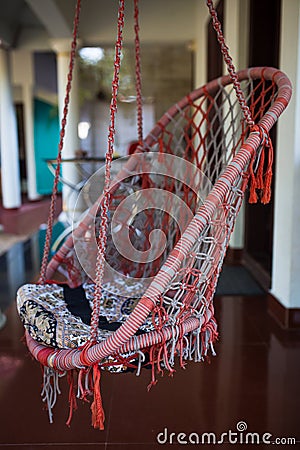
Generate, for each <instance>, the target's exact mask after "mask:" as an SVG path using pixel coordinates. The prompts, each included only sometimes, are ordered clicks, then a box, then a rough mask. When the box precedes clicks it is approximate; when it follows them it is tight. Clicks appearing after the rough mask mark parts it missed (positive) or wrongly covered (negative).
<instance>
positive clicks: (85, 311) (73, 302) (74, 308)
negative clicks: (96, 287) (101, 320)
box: [62, 284, 92, 325]
mask: <svg viewBox="0 0 300 450" xmlns="http://www.w3.org/2000/svg"><path fill="white" fill-rule="evenodd" d="M62 287H63V291H64V300H65V302H66V304H67V307H68V310H69V311H70V313H71V314H72V315H73V316H76V317H80V318H81V320H82V322H83V323H85V324H86V325H90V323H91V316H92V310H91V307H90V304H89V302H88V300H87V298H86V295H85V290H84V289H83V287H82V286H78V287H76V288H70V287H69V286H68V285H67V284H63V285H62Z"/></svg>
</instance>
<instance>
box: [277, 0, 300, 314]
mask: <svg viewBox="0 0 300 450" xmlns="http://www.w3.org/2000/svg"><path fill="white" fill-rule="evenodd" d="M280 68H281V70H283V71H284V72H286V74H287V75H288V77H289V78H290V80H291V82H292V85H293V96H292V100H291V103H290V105H289V106H288V108H287V110H286V111H285V112H284V114H283V115H282V117H281V118H280V119H279V121H278V126H277V148H278V150H277V155H276V184H275V209H274V242H273V276H272V288H271V292H272V294H273V295H274V296H275V297H276V298H277V299H278V300H279V301H280V302H281V303H282V304H283V305H284V306H285V307H286V308H299V307H300V276H299V274H300V233H299V223H300V201H299V193H300V127H299V123H300V2H299V0H282V12H281V40H280Z"/></svg>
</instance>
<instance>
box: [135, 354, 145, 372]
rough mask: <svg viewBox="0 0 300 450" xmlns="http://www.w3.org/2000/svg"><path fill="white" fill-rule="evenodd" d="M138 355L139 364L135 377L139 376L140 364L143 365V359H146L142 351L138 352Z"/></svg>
mask: <svg viewBox="0 0 300 450" xmlns="http://www.w3.org/2000/svg"><path fill="white" fill-rule="evenodd" d="M138 354H139V362H138V368H137V370H136V376H137V377H139V376H140V373H141V369H142V364H143V362H145V359H146V357H145V354H144V353H143V352H142V351H140V350H138Z"/></svg>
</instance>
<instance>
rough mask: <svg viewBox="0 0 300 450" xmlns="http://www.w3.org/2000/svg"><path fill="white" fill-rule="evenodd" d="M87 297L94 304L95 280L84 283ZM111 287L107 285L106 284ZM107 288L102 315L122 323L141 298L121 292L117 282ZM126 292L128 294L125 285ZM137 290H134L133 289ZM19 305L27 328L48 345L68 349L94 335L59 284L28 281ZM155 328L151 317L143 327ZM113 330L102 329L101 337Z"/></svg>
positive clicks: (19, 297) (37, 338)
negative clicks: (92, 282)
mask: <svg viewBox="0 0 300 450" xmlns="http://www.w3.org/2000/svg"><path fill="white" fill-rule="evenodd" d="M82 287H83V289H84V292H85V296H86V299H87V300H88V302H89V304H90V307H91V308H92V302H93V296H94V284H91V283H86V284H84V285H83V286H82ZM106 287H107V286H106ZM103 288H104V292H105V294H104V298H103V300H102V304H101V313H100V314H101V317H104V319H105V322H106V323H108V324H110V325H111V324H112V323H118V325H120V324H122V323H123V322H124V321H125V320H126V319H127V317H128V316H129V314H130V313H131V312H132V311H133V309H134V307H135V306H136V304H137V302H138V300H139V298H137V297H129V296H128V295H127V296H125V295H120V292H121V289H119V288H118V286H117V285H116V286H114V290H113V291H114V293H112V292H111V291H112V289H110V292H109V291H108V290H106V289H105V285H104V286H103ZM122 291H123V292H122V293H123V294H125V291H124V286H122ZM132 294H133V292H132ZM17 308H18V311H19V315H20V318H21V320H22V322H23V325H24V327H25V329H26V330H27V331H28V333H29V334H30V336H31V337H32V338H33V339H34V340H35V341H37V342H40V343H42V344H44V345H47V346H51V347H55V348H61V349H67V348H76V347H79V346H82V345H83V344H85V343H86V342H87V340H88V339H89V336H90V326H89V325H88V324H86V323H84V321H83V320H82V319H81V318H80V317H79V316H75V315H74V314H72V313H71V312H70V310H69V308H68V305H67V303H66V301H65V296H64V289H63V286H62V285H59V284H53V283H51V284H45V285H42V284H26V285H24V286H22V287H20V288H19V290H18V292H17ZM108 328H111V327H108ZM142 328H143V329H144V331H146V330H148V329H152V322H151V319H149V321H147V322H146V323H145V324H144V326H143V327H142ZM112 333H113V331H111V330H110V329H103V328H102V327H101V329H99V333H98V341H99V342H102V341H104V340H105V339H107V338H108V337H109V336H110V335H111V334H112Z"/></svg>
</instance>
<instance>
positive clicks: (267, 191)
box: [261, 137, 274, 205]
mask: <svg viewBox="0 0 300 450" xmlns="http://www.w3.org/2000/svg"><path fill="white" fill-rule="evenodd" d="M268 146H269V161H268V168H267V172H266V175H265V183H264V189H263V195H262V199H261V202H262V203H263V204H264V205H266V204H267V203H269V202H270V200H271V184H272V177H273V171H272V165H273V153H274V151H273V144H272V141H271V138H270V137H269V144H268Z"/></svg>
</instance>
